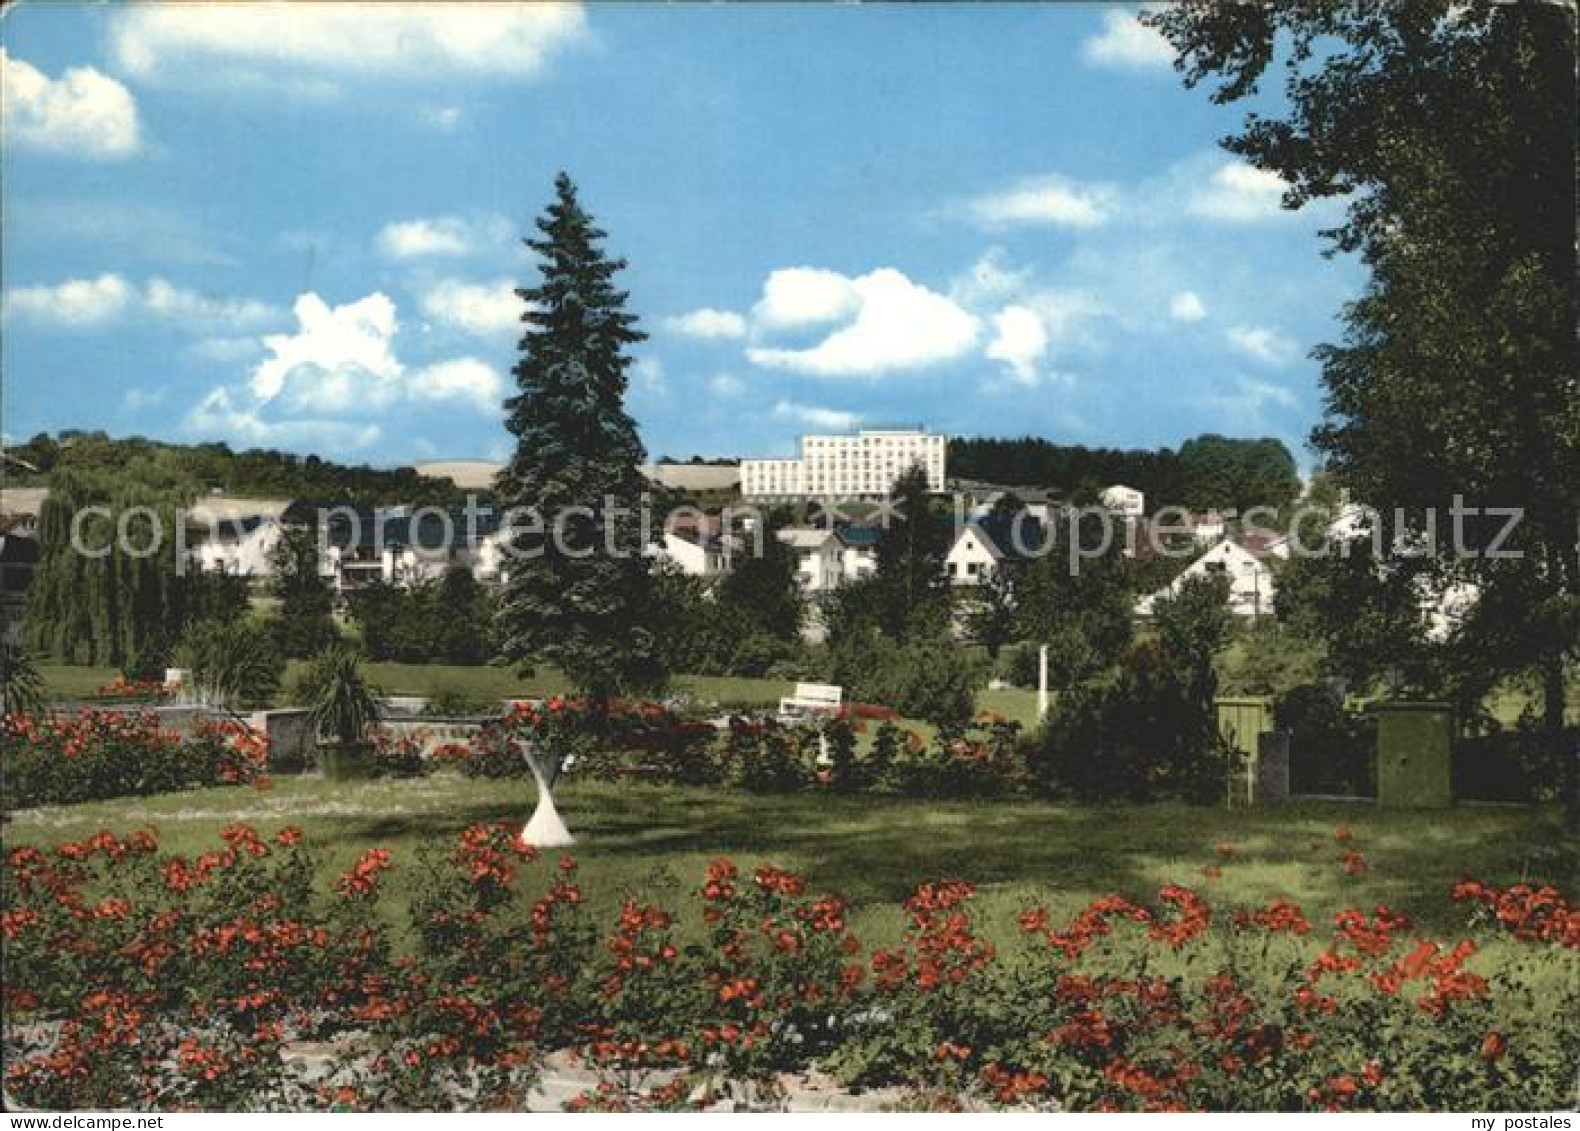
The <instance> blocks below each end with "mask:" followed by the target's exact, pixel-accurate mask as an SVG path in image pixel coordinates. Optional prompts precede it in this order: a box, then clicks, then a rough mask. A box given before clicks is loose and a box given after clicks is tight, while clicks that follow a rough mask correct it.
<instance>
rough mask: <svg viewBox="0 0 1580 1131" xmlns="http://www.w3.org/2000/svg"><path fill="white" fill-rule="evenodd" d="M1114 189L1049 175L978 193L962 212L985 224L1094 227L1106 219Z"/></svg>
mask: <svg viewBox="0 0 1580 1131" xmlns="http://www.w3.org/2000/svg"><path fill="white" fill-rule="evenodd" d="M1113 198H1114V190H1113V189H1112V188H1111V187H1110V186H1108V185H1099V184H1083V183H1082V182H1080V181H1075V180H1071V179H1070V178H1069V177H1063V176H1059V175H1058V174H1050V175H1048V176H1044V177H1032V178H1028V179H1025V180H1021V181H1017V182H1016V183H1015V184H1013V185H1011V186H1010V187H1009V188H1008V189H1005V190H1004V191H1002V192H996V193H989V194H987V195H985V196H979V197H977V198H976V199H975V200H972V201H970V202H969V204H968V205H967V207H966V212H967V214H968V215H969V217H970V218H971V219H973V220H975V221H977V222H978V223H981V224H986V225H989V226H1001V225H1010V224H1051V225H1055V226H1062V227H1070V228H1094V227H1096V226H1097V225H1099V224H1102V223H1103V222H1104V221H1106V220H1107V219H1109V215H1110V211H1111V206H1112V203H1113Z"/></svg>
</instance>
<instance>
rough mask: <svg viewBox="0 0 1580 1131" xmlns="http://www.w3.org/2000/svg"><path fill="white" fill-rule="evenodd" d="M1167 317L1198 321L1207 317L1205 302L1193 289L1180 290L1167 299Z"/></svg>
mask: <svg viewBox="0 0 1580 1131" xmlns="http://www.w3.org/2000/svg"><path fill="white" fill-rule="evenodd" d="M1169 317H1170V318H1173V319H1174V320H1175V321H1177V322H1200V321H1201V320H1202V319H1203V318H1205V317H1207V304H1206V303H1204V302H1203V301H1202V300H1201V296H1200V295H1199V294H1197V293H1196V292H1195V291H1180V292H1179V294H1177V295H1175V296H1174V297H1173V298H1172V299H1171V300H1170V301H1169Z"/></svg>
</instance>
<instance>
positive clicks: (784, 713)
mask: <svg viewBox="0 0 1580 1131" xmlns="http://www.w3.org/2000/svg"><path fill="white" fill-rule="evenodd" d="M844 699H845V689H844V688H843V687H838V686H836V685H834V684H831V683H798V684H796V685H795V694H793V695H787V696H785V697H784V698H783V699H781V700H779V717H780V718H782V719H799V718H803V717H805V716H807V715H833V714H837V713H838V712H839V708H840V705H841V703H843V702H844Z"/></svg>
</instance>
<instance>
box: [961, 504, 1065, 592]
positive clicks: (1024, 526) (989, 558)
mask: <svg viewBox="0 0 1580 1131" xmlns="http://www.w3.org/2000/svg"><path fill="white" fill-rule="evenodd" d="M1042 513H1047V512H1046V511H1044V512H1042ZM1049 545H1050V543H1049V538H1048V529H1047V525H1046V523H1045V522H1044V520H1043V518H1042V514H1039V513H1038V511H1037V510H1036V509H1034V507H1030V506H1028V507H1027V508H1025V509H1024V510H1023V511H1021V512H1020V513H1019V514H1017V515H1014V516H1013V517H1012V516H1009V515H1005V514H1002V513H1000V514H990V515H988V516H986V517H985V518H982V519H980V520H977V521H974V522H970V523H967V524H966V525H965V526H963V527H961V528H960V531H959V533H957V534H956V535H955V540H954V542H953V543H952V544H951V545H950V547H949V552H948V553H947V554H945V555H944V572H945V573H946V574H948V576H949V580H950V582H951V583H952V584H955V585H980V584H982V583H983V582H984V581H986V580H987V579H988V578H989V577H991V576H992V575H993V573H994V571H996V570H998V569H1000V568H1001V567H1002V566H1003V565H1004V562H1005V561H1006V560H1010V559H1014V560H1017V561H1024V560H1026V559H1028V558H1031V557H1034V556H1036V555H1037V554H1039V553H1042V552H1044V550H1045V549H1046V548H1047V547H1048V546H1049Z"/></svg>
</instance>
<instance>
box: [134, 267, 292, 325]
mask: <svg viewBox="0 0 1580 1131" xmlns="http://www.w3.org/2000/svg"><path fill="white" fill-rule="evenodd" d="M143 306H144V308H145V309H146V310H147V311H148V312H149V313H150V314H155V315H158V316H160V317H162V318H168V319H171V320H172V321H176V322H182V323H186V324H188V325H193V326H203V325H215V326H224V327H228V328H231V329H245V328H247V327H249V326H259V325H262V324H264V323H267V322H272V321H274V320H276V319H277V318H279V317H280V313H281V312H280V311H279V310H277V309H276V308H274V307H272V306H270V305H269V304H268V303H266V302H259V301H257V300H256V299H232V298H219V297H216V296H213V295H205V294H199V293H198V292H197V291H189V290H184V289H183V288H181V287H178V286H175V285H174V284H173V283H170V282H169V281H167V280H165V279H161V278H157V277H155V278H153V279H150V280H148V282H147V284H146V285H145V286H144V287H143Z"/></svg>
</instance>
